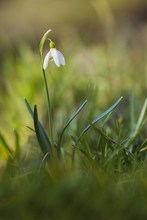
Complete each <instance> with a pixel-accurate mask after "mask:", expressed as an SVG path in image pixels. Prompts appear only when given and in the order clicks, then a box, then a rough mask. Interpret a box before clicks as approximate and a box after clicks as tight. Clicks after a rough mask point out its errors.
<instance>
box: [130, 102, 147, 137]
mask: <svg viewBox="0 0 147 220" xmlns="http://www.w3.org/2000/svg"><path fill="white" fill-rule="evenodd" d="M146 110H147V99H146V100H145V102H144V105H143V107H142V110H141V113H140V116H139V119H138V122H137V125H136V129H135V132H134V134H133V136H136V134H137V133H138V131H139V129H140V127H141V125H142V123H143V120H144V117H145V113H146Z"/></svg>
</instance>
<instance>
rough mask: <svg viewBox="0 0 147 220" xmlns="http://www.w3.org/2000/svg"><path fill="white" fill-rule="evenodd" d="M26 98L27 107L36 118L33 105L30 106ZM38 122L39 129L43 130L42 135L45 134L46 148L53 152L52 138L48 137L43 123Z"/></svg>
mask: <svg viewBox="0 0 147 220" xmlns="http://www.w3.org/2000/svg"><path fill="white" fill-rule="evenodd" d="M24 100H25V103H26V106H27V109H28V111H29V113H30V115H31V117H32V119H33V120H34V112H33V111H32V109H31V107H30V105H29V103H28V101H27V100H26V99H24ZM37 124H38V127H39V130H40V131H41V133H42V136H43V138H44V142H45V143H46V144H45V146H46V149H48V151H47V152H49V151H50V152H51V149H52V147H51V142H50V140H49V138H48V136H47V134H46V132H45V130H44V129H43V127H42V125H41V123H40V122H39V121H38V122H37Z"/></svg>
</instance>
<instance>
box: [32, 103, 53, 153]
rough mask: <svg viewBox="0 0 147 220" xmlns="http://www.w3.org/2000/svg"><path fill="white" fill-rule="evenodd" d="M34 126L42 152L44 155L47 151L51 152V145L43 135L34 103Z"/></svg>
mask: <svg viewBox="0 0 147 220" xmlns="http://www.w3.org/2000/svg"><path fill="white" fill-rule="evenodd" d="M34 127H35V132H36V136H37V139H38V142H39V145H40V148H41V150H42V152H43V154H44V155H46V154H47V153H48V152H50V153H51V152H52V149H51V145H49V144H48V141H47V139H46V136H45V135H44V132H43V130H42V127H41V126H40V123H39V120H38V111H37V106H36V105H35V106H34Z"/></svg>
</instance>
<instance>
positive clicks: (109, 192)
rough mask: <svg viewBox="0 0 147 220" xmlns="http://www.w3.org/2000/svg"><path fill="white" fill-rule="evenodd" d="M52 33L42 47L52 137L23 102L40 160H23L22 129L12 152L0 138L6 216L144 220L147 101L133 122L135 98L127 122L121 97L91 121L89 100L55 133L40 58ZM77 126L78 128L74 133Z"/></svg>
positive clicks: (2, 208)
mask: <svg viewBox="0 0 147 220" xmlns="http://www.w3.org/2000/svg"><path fill="white" fill-rule="evenodd" d="M48 34H49V32H47V33H46V34H45V35H44V36H43V38H42V40H41V42H40V57H41V64H42V73H43V76H44V82H45V89H46V93H47V102H48V103H47V105H48V116H49V131H50V132H48V130H47V129H45V128H44V126H43V124H42V123H41V120H40V118H39V114H38V105H34V108H31V105H30V104H29V102H28V101H27V99H25V104H26V106H27V109H28V111H29V113H30V115H31V117H32V120H33V124H34V127H32V126H31V127H29V131H30V132H31V134H33V138H34V139H33V141H32V143H31V145H32V146H35V149H36V148H37V147H38V150H40V151H37V154H38V155H34V158H31V157H30V158H26V157H25V156H24V153H23V152H22V150H21V144H20V135H22V134H19V132H17V131H16V130H14V147H12V146H11V144H9V142H8V141H7V139H6V138H4V136H3V135H2V134H0V141H1V146H2V147H3V149H4V150H5V153H6V155H7V162H6V164H5V167H3V168H2V169H1V170H0V172H1V173H0V174H1V175H0V198H1V205H0V213H1V216H0V217H2V219H3V218H4V219H10V216H11V218H14V219H17V218H19V219H20V218H21V219H48V218H50V219H58V218H60V219H75V218H76V219H87V218H88V219H97V218H98V217H99V218H101V219H107V218H111V219H130V218H135V217H136V216H137V218H139V219H145V218H146V208H145V205H144V203H145V200H146V191H147V185H146V181H147V177H146V151H147V138H146V109H147V100H145V102H144V104H143V106H142V108H140V109H141V111H140V115H138V119H137V120H135V118H136V114H135V104H134V98H133V97H132V98H131V101H130V106H131V107H130V112H128V113H127V115H125V116H126V117H127V120H128V115H129V114H130V115H131V118H130V121H127V122H126V121H125V120H124V119H125V116H123V115H122V113H121V112H120V110H121V108H125V107H124V104H123V100H122V97H121V98H119V99H118V100H117V101H116V102H114V103H113V104H112V105H111V106H109V107H107V108H106V110H105V111H103V112H102V113H100V114H99V115H98V116H97V117H93V114H91V113H89V114H88V115H90V117H87V115H86V116H85V115H84V114H85V113H86V112H84V111H83V110H84V109H85V108H86V107H87V108H88V107H89V106H88V101H87V100H85V101H83V102H82V103H81V104H79V100H78V107H77V108H76V109H75V111H73V113H72V114H71V116H70V117H68V118H67V119H65V117H64V119H65V120H64V121H65V122H64V125H63V126H62V129H61V130H60V129H58V131H57V133H56V134H55V130H54V128H55V127H56V126H53V123H54V118H55V116H53V107H54V105H53V106H52V105H51V104H52V102H51V101H52V100H53V99H50V97H49V95H50V94H49V92H50V91H49V90H48V82H47V77H46V70H45V69H44V66H43V55H42V52H43V47H44V44H45V42H46V40H47V38H48ZM59 85H60V83H59ZM53 86H54V85H53ZM51 94H52V93H51ZM59 104H60V102H59ZM120 106H121V107H120ZM90 110H91V109H90ZM90 110H89V111H90ZM116 113H118V116H117V114H116ZM80 116H81V117H80ZM81 118H82V119H83V121H82V122H81V121H80V119H81ZM85 118H86V119H85ZM82 119H81V120H82ZM56 123H57V122H56ZM72 123H73V124H74V125H75V127H76V129H75V130H74V131H72V132H69V130H70V129H69V128H70V126H71V125H72ZM128 125H129V126H128ZM51 129H52V131H51ZM48 133H49V134H48ZM37 141H38V142H37ZM29 142H30V139H29ZM29 144H30V143H27V144H26V146H25V147H27V145H29ZM31 153H32V152H31ZM136 196H137V198H138V199H137V200H136ZM130 204H133V206H130ZM138 207H139V208H138ZM6 210H7V211H6Z"/></svg>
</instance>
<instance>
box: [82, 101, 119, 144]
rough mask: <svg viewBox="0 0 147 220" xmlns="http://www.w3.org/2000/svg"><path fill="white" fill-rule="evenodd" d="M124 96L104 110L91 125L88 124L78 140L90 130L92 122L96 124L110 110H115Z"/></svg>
mask: <svg viewBox="0 0 147 220" xmlns="http://www.w3.org/2000/svg"><path fill="white" fill-rule="evenodd" d="M122 98H123V97H120V98H119V99H118V100H117V101H116V102H115V103H114V104H113V105H112V106H111V107H110V108H109V109H107V110H106V111H105V112H103V113H102V114H101V115H99V116H98V117H97V118H95V119H94V120H93V121H92V122H91V123H90V124H89V125H87V126H86V128H85V129H84V130H83V131H82V133H81V134H80V136H79V138H78V140H80V138H81V137H82V136H83V135H84V134H85V133H86V132H87V131H88V130H89V128H90V127H91V124H92V125H93V124H96V123H97V122H98V121H99V120H101V119H102V118H104V117H105V116H106V115H108V114H109V113H110V112H112V111H113V110H114V108H116V106H117V105H118V104H119V103H120V101H121V100H122Z"/></svg>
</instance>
